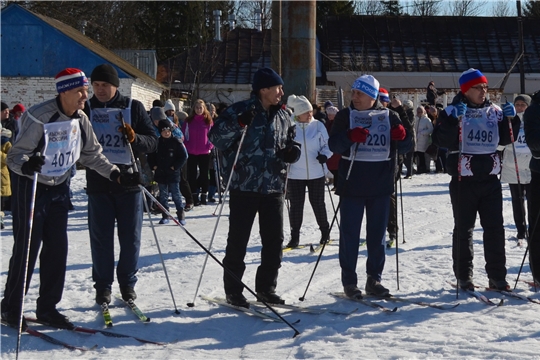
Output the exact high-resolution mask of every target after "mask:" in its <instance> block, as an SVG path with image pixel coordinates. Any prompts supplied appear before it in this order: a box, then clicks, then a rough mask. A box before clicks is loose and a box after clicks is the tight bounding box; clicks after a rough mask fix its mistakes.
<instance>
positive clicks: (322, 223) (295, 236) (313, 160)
mask: <svg viewBox="0 0 540 360" xmlns="http://www.w3.org/2000/svg"><path fill="white" fill-rule="evenodd" d="M287 106H288V107H290V108H292V109H294V113H293V119H294V122H295V123H296V137H295V141H297V142H299V143H300V144H301V145H302V146H301V149H302V153H301V155H300V159H299V160H298V161H297V162H295V163H294V164H291V165H290V168H289V174H288V180H287V198H288V199H289V201H290V204H291V206H290V211H289V222H290V225H291V240H290V242H289V244H287V247H297V246H298V244H299V242H300V227H301V226H302V220H303V215H304V201H305V196H306V186H307V189H308V194H309V202H310V203H311V207H312V208H313V212H314V213H315V218H316V219H317V224H318V225H319V229H320V230H321V240H320V242H321V243H323V242H325V241H328V239H329V236H330V225H329V224H328V217H327V214H326V206H325V204H324V184H325V173H326V172H327V171H328V170H327V169H326V165H325V163H326V161H327V160H328V158H329V157H330V156H332V152H331V151H330V149H329V148H328V132H327V131H326V127H325V126H324V124H323V123H322V122H320V121H318V120H315V119H314V118H313V107H312V106H311V103H310V102H309V101H308V99H306V97H304V96H296V95H291V96H289V98H288V101H287Z"/></svg>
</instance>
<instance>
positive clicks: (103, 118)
mask: <svg viewBox="0 0 540 360" xmlns="http://www.w3.org/2000/svg"><path fill="white" fill-rule="evenodd" d="M121 115H122V116H123V118H124V122H125V123H126V124H129V125H131V108H126V109H112V108H98V109H91V111H90V121H91V122H92V127H93V128H94V133H95V134H96V137H97V139H98V141H99V143H100V144H101V146H102V147H103V155H105V156H106V157H107V159H109V161H110V162H111V163H113V164H125V165H131V163H132V161H131V151H130V149H129V143H128V142H127V141H126V139H125V137H124V134H123V133H122V132H121V131H119V130H120V128H121V127H122V120H121Z"/></svg>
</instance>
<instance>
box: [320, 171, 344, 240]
mask: <svg viewBox="0 0 540 360" xmlns="http://www.w3.org/2000/svg"><path fill="white" fill-rule="evenodd" d="M321 167H322V170H323V174H324V165H323V164H321ZM326 188H327V189H328V195H330V202H331V203H332V210H334V212H336V206H335V205H334V199H333V198H332V190H330V185H329V184H326ZM336 222H337V227H338V229H341V226H340V225H339V220H338V219H337V218H336ZM328 235H329V236H330V234H328Z"/></svg>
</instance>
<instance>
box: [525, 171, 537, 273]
mask: <svg viewBox="0 0 540 360" xmlns="http://www.w3.org/2000/svg"><path fill="white" fill-rule="evenodd" d="M530 185H531V187H530V193H529V195H530V196H528V197H527V202H528V203H529V262H530V266H531V270H532V274H533V277H534V279H535V280H536V281H540V173H538V172H535V171H531V184H530Z"/></svg>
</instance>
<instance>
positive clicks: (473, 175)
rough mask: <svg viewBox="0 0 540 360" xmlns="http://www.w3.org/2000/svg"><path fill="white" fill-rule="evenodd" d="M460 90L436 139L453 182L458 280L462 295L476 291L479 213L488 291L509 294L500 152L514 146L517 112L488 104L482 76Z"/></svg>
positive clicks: (472, 76)
mask: <svg viewBox="0 0 540 360" xmlns="http://www.w3.org/2000/svg"><path fill="white" fill-rule="evenodd" d="M459 85H460V90H461V91H460V92H459V93H458V94H457V95H456V97H455V98H454V99H453V101H452V104H450V105H449V106H448V107H447V108H446V109H444V110H443V111H442V112H441V113H440V115H439V118H438V122H437V126H436V127H435V129H434V131H433V134H432V139H433V143H434V144H435V145H437V146H439V147H443V148H448V155H447V161H446V171H447V172H448V174H449V175H451V176H452V180H451V181H450V199H451V202H452V211H453V215H454V233H453V241H452V259H453V269H454V274H455V276H456V278H457V280H458V285H459V286H460V287H461V288H462V289H465V290H468V289H474V284H473V257H474V253H473V231H474V226H475V222H476V214H477V213H478V215H479V216H480V223H481V225H482V228H483V231H484V232H483V241H484V257H485V260H486V266H485V269H486V272H487V276H488V279H489V287H490V288H494V289H498V290H506V291H509V290H510V286H509V285H508V282H507V281H506V254H505V249H504V246H505V236H504V227H503V215H502V208H503V205H502V189H501V182H500V180H499V178H498V175H499V173H500V171H501V159H500V156H499V154H498V153H497V146H498V145H503V146H504V145H507V144H510V143H511V136H510V128H509V124H508V122H509V121H512V120H511V119H513V118H514V117H515V115H516V109H515V108H514V105H513V104H511V103H508V102H507V103H505V104H503V105H502V108H501V107H499V106H497V105H495V104H493V103H492V102H491V101H489V99H488V98H487V97H486V95H487V92H488V81H487V79H486V77H485V76H484V75H483V74H482V73H481V72H480V70H477V69H472V68H471V69H469V70H467V71H464V72H463V73H462V74H461V76H460V78H459ZM512 128H513V131H514V134H517V133H518V131H519V122H517V121H512Z"/></svg>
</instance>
